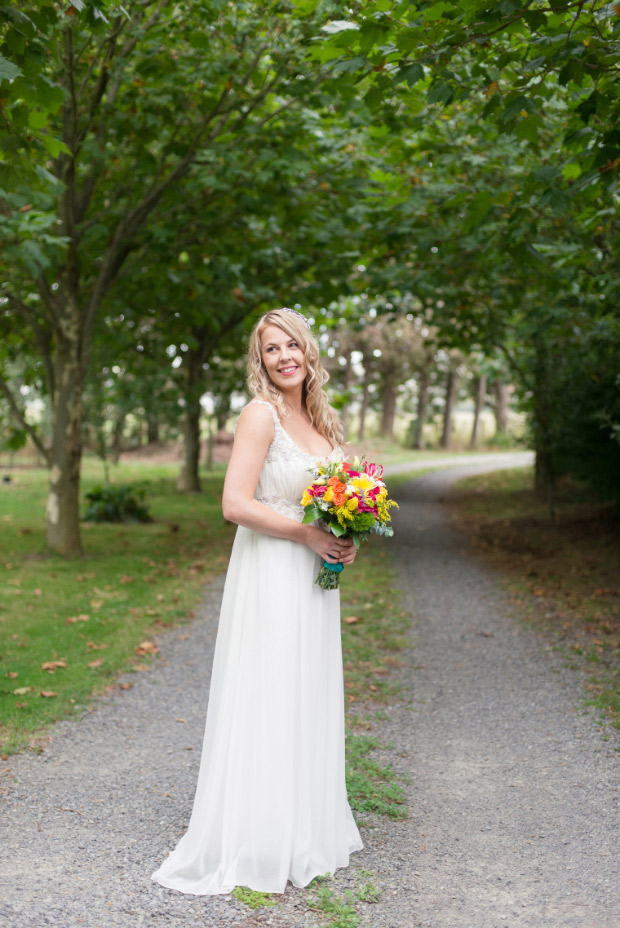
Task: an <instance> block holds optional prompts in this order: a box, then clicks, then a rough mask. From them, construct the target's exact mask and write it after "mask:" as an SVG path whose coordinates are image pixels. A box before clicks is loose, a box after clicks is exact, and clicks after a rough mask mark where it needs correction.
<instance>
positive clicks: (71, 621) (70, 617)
mask: <svg viewBox="0 0 620 928" xmlns="http://www.w3.org/2000/svg"><path fill="white" fill-rule="evenodd" d="M77 621H78V617H77V616H76V615H68V616H67V618H66V619H65V622H66V623H67V625H73V624H74V623H75V622H77Z"/></svg>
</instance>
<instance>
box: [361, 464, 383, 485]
mask: <svg viewBox="0 0 620 928" xmlns="http://www.w3.org/2000/svg"><path fill="white" fill-rule="evenodd" d="M364 473H365V474H368V476H369V477H378V478H379V480H380V479H381V477H383V465H382V464H371V463H370V461H364Z"/></svg>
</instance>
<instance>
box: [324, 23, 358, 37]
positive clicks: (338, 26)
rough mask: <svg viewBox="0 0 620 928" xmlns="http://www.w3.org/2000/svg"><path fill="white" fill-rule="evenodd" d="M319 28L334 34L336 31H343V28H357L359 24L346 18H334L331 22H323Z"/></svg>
mask: <svg viewBox="0 0 620 928" xmlns="http://www.w3.org/2000/svg"><path fill="white" fill-rule="evenodd" d="M321 29H322V31H323V32H328V33H329V34H330V35H335V34H336V33H337V32H344V30H345V29H359V26H358V25H357V23H352V22H349V21H348V20H346V19H335V20H333V21H332V22H329V23H325V25H324V26H322V27H321Z"/></svg>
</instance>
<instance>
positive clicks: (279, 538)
mask: <svg viewBox="0 0 620 928" xmlns="http://www.w3.org/2000/svg"><path fill="white" fill-rule="evenodd" d="M326 380H327V373H326V372H325V370H324V368H323V367H322V365H321V362H320V360H319V352H318V346H317V343H316V341H315V339H314V338H313V336H312V334H311V332H310V328H309V325H308V323H307V321H306V319H305V318H304V317H303V316H302V315H301V314H300V313H297V312H295V311H294V310H291V309H278V310H274V311H272V312H269V313H267V314H266V315H265V316H263V317H262V318H261V319H260V320H259V322H258V323H257V325H256V326H255V327H254V330H253V332H252V334H251V336H250V344H249V351H248V386H249V389H250V392H251V394H252V395H253V397H254V399H253V400H252V401H251V402H250V403H249V404H248V405H247V406H246V407H245V409H244V410H243V411H242V413H241V416H240V417H239V422H238V425H237V430H236V434H235V442H234V445H233V452H232V457H231V460H230V464H229V466H228V471H227V475H226V482H225V484H224V495H223V505H222V508H223V511H224V515H225V517H226V518H227V519H230V520H231V521H233V522H237V523H238V524H239V528H238V530H237V535H236V538H235V543H234V546H233V551H232V555H231V559H230V564H229V568H228V574H227V577H226V585H225V589H224V596H223V600H222V608H221V614H220V624H219V629H218V636H217V642H216V648H215V657H214V663H213V676H212V681H211V690H210V696H209V707H208V711H207V723H206V730H205V739H204V745H203V752H202V760H201V765H200V773H199V777H198V786H197V790H196V798H195V800H194V808H193V812H192V817H191V821H190V823H189V827H188V830H187V833H186V834H185V835H184V837H183V838H182V839H181V841H180V842H179V844H178V846H177V848H176V849H175V850H174V851H173V852H172V854H171V855H170V856H169V857H168V858H167V859H166V860H165V861H164V863H163V864H162V866H161V867H160V868H159V870H158V871H157V872H156V873H155V874H153V879H154V880H156V881H157V882H158V883H161V884H162V885H163V886H167V887H169V888H171V889H178V890H180V891H181V892H186V893H194V894H196V895H203V894H214V893H226V892H230V891H231V890H232V889H233V888H234V887H235V886H240V885H241V886H249V887H251V888H252V889H255V890H259V891H263V892H284V890H285V888H286V883H287V881H288V880H291V881H292V882H293V884H294V885H295V886H306V885H307V884H308V883H309V882H310V881H311V880H312V879H313V878H314V877H315V876H318V875H319V874H324V873H328V872H333V871H334V870H335V869H336V868H337V867H343V866H347V864H348V863H349V854H350V853H351V852H352V851H355V850H359V849H360V848H361V847H362V842H361V839H360V836H359V832H358V830H357V827H356V825H355V822H354V820H353V816H352V814H351V810H350V808H349V804H348V801H347V794H346V787H345V766H344V697H343V683H342V655H341V645H340V604H339V594H338V592H337V591H329V592H326V591H324V590H321V589H320V588H319V587H317V586H316V585H315V584H314V579H315V577H316V574H317V571H318V569H319V566H320V563H321V561H320V559H324V560H326V561H327V562H329V563H337V562H342V563H343V564H351V563H353V560H354V558H355V547H354V545H353V543H352V542H351V541H349V540H342V539H338V538H336V537H335V536H333V535H331V534H330V533H328V532H325V531H323V530H322V529H320V528H319V527H318V526H315V525H303V524H302V522H301V520H302V516H303V510H302V507H301V505H300V502H299V501H300V499H301V495H302V493H303V490H304V488H305V487H306V485H307V484H308V482H309V479H310V476H309V474H308V468H309V467H312V466H313V465H314V463H315V462H316V460H317V459H320V458H329V457H331V456H332V455H335V454H337V453H338V442H339V441H341V439H342V432H341V429H340V425H339V423H338V420H337V417H336V414H335V412H334V411H333V410H332V409H331V407H330V406H329V403H328V400H327V396H326V394H325V392H324V390H323V384H324V383H325V381H326ZM317 555H318V557H317Z"/></svg>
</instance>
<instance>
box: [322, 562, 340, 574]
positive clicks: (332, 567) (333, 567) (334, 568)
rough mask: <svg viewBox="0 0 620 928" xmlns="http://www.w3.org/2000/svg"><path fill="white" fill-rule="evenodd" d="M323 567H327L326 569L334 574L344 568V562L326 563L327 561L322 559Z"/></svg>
mask: <svg viewBox="0 0 620 928" xmlns="http://www.w3.org/2000/svg"><path fill="white" fill-rule="evenodd" d="M323 567H327V569H328V570H331V571H332V572H333V573H335V574H339V573H340V572H341V571H343V570H344V564H340V563H338V564H328V563H327V561H323Z"/></svg>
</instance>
